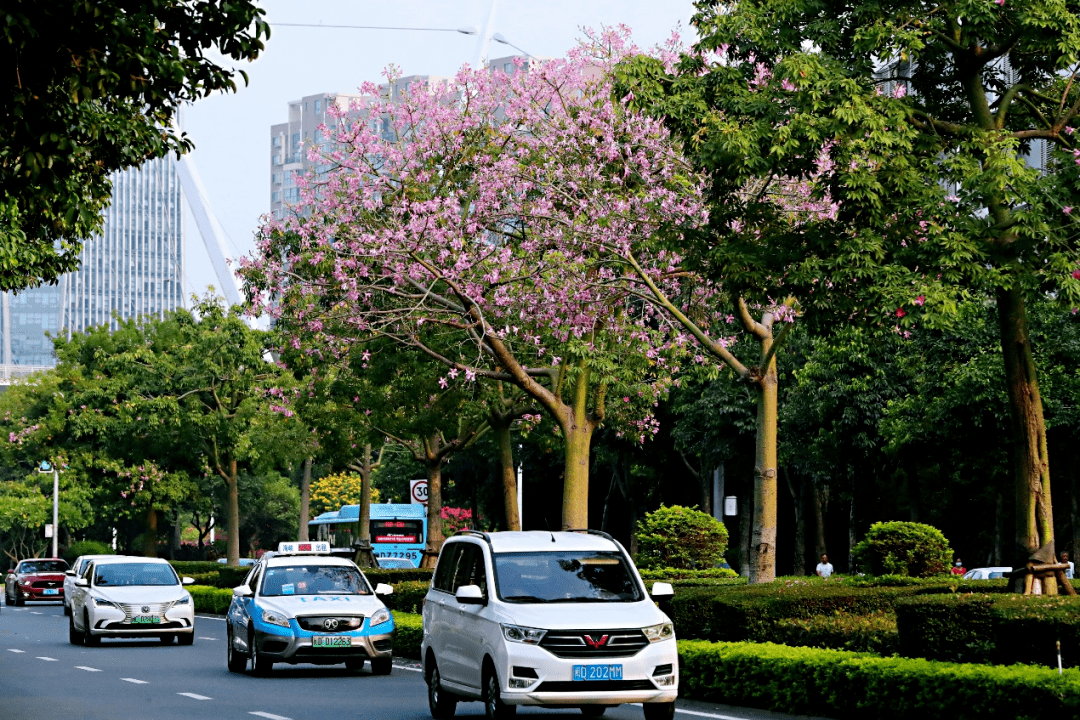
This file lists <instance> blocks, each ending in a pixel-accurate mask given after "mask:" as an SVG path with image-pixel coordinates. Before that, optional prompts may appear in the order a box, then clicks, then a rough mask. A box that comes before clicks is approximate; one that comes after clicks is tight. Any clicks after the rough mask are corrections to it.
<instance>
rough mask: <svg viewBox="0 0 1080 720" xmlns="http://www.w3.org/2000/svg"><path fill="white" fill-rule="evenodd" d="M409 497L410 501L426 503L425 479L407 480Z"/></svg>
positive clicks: (426, 487)
mask: <svg viewBox="0 0 1080 720" xmlns="http://www.w3.org/2000/svg"><path fill="white" fill-rule="evenodd" d="M409 498H410V502H412V503H419V504H421V505H427V498H428V486H427V480H410V481H409Z"/></svg>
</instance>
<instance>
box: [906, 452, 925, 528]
mask: <svg viewBox="0 0 1080 720" xmlns="http://www.w3.org/2000/svg"><path fill="white" fill-rule="evenodd" d="M904 474H905V475H907V489H908V505H909V514H910V517H911V522H921V519H920V518H922V488H921V487H920V486H919V461H918V456H917V454H916V452H915V450H914V448H909V449H908V450H907V451H906V452H905V454H904Z"/></svg>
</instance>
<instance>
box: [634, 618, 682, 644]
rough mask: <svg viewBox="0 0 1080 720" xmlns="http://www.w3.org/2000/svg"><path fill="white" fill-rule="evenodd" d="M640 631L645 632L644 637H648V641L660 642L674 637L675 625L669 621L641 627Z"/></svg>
mask: <svg viewBox="0 0 1080 720" xmlns="http://www.w3.org/2000/svg"><path fill="white" fill-rule="evenodd" d="M641 632H643V633H645V637H647V638H649V642H651V643H654V642H660V641H661V640H670V639H671V638H673V637H675V626H674V625H672V624H671V623H660V624H659V625H651V626H649V627H647V628H641Z"/></svg>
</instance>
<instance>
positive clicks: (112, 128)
mask: <svg viewBox="0 0 1080 720" xmlns="http://www.w3.org/2000/svg"><path fill="white" fill-rule="evenodd" d="M264 13H265V11H264V10H262V9H261V8H259V7H257V6H256V4H255V3H254V2H253V1H252V0H234V1H230V2H222V1H221V0H210V1H209V2H198V3H190V2H178V1H177V0H149V1H148V2H142V3H139V4H138V6H137V7H135V6H132V5H131V4H130V3H125V2H120V1H119V0H95V2H84V1H83V0H59V1H58V2H47V3H41V2H32V1H31V0H11V1H10V2H7V3H5V5H4V23H3V29H2V31H0V65H2V66H3V67H5V68H7V77H8V79H7V80H6V81H5V83H6V87H7V90H6V91H5V92H4V93H0V136H2V137H3V138H4V140H3V142H2V143H0V190H2V193H0V194H2V196H3V199H2V200H0V290H19V289H22V288H25V287H32V286H35V285H38V284H40V283H42V282H56V280H57V278H58V277H59V276H60V275H62V274H63V273H66V272H71V271H73V270H75V269H77V268H78V259H79V251H80V248H81V246H82V241H83V240H85V239H87V238H88V237H90V235H91V234H92V233H94V232H96V231H97V230H99V229H100V228H101V223H102V217H101V213H102V211H103V210H104V209H105V208H106V207H107V206H108V204H109V196H110V190H111V183H110V180H109V175H110V174H111V173H113V172H116V171H118V170H123V169H125V168H130V167H137V166H139V165H141V164H142V163H143V162H145V161H146V160H148V159H151V158H158V157H163V156H165V155H167V154H168V153H170V152H175V153H177V155H179V154H180V153H184V152H187V151H188V150H190V149H191V148H192V143H191V140H190V139H188V138H187V136H186V135H185V134H183V133H181V132H180V131H179V130H177V129H176V128H175V126H174V121H175V119H176V115H177V111H178V109H179V108H180V106H181V105H182V104H184V103H188V102H193V101H195V100H198V99H199V98H201V97H205V96H207V95H210V94H211V93H214V92H216V91H220V90H235V89H236V83H235V76H236V75H237V74H239V75H240V76H241V77H243V79H244V81H245V82H246V81H247V75H246V74H245V73H244V72H243V71H242V70H235V69H233V68H230V67H227V66H225V65H224V64H223V63H222V62H221V60H219V59H218V56H220V57H222V58H223V59H224V60H226V61H229V60H232V61H240V60H254V59H255V58H257V57H258V55H259V53H260V52H261V51H262V49H263V42H262V41H263V38H269V36H270V26H269V24H268V23H267V22H266V21H265V20H263V15H264ZM208 51H211V52H212V54H211V52H208Z"/></svg>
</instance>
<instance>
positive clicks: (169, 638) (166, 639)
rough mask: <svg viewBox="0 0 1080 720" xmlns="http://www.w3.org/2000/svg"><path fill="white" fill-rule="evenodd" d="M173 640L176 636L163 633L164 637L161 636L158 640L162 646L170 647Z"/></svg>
mask: <svg viewBox="0 0 1080 720" xmlns="http://www.w3.org/2000/svg"><path fill="white" fill-rule="evenodd" d="M175 638H176V636H175V635H173V634H172V633H165V634H164V635H161V636H160V638H159V639H160V640H161V644H162V645H172V641H173V640H174V639H175Z"/></svg>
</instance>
